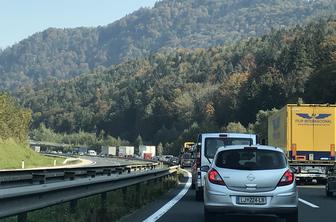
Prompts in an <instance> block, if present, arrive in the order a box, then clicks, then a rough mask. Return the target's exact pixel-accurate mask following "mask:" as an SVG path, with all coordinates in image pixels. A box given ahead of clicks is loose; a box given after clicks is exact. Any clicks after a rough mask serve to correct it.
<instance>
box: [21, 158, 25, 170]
mask: <svg viewBox="0 0 336 222" xmlns="http://www.w3.org/2000/svg"><path fill="white" fill-rule="evenodd" d="M21 168H22V169H24V168H25V162H24V160H22V162H21Z"/></svg>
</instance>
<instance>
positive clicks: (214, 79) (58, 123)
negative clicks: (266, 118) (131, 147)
mask: <svg viewBox="0 0 336 222" xmlns="http://www.w3.org/2000/svg"><path fill="white" fill-rule="evenodd" d="M335 70H336V22H335V21H329V22H323V21H321V22H318V23H310V24H309V25H307V26H306V27H296V28H295V29H293V30H290V31H285V30H279V31H273V32H272V33H271V34H269V35H266V36H263V37H261V38H251V39H249V40H245V41H241V42H240V43H236V44H232V45H230V46H228V45H227V46H220V47H213V48H209V49H194V50H191V49H179V50H176V51H174V52H170V53H156V54H153V55H151V56H149V57H146V58H143V59H138V60H133V61H128V62H125V63H123V64H119V65H114V66H113V67H112V69H111V70H110V71H109V72H105V73H104V72H103V73H94V74H90V75H85V76H81V77H76V78H74V79H71V80H68V81H54V82H48V83H47V84H45V85H41V86H37V88H36V91H34V90H32V89H29V88H27V89H26V90H25V91H23V92H22V94H21V95H20V96H19V97H20V100H21V103H22V104H24V105H25V106H26V107H29V108H31V109H32V110H33V113H34V116H33V119H34V123H33V125H32V127H37V126H38V125H39V124H40V123H41V122H43V123H45V124H46V126H47V127H50V128H53V129H55V130H56V131H58V132H72V131H78V130H80V129H81V130H84V131H89V132H95V131H96V130H97V129H98V131H105V133H107V134H110V135H113V136H120V137H122V138H124V139H128V140H130V141H132V140H134V139H135V138H136V137H137V136H138V135H139V134H141V136H142V137H143V139H144V140H145V141H150V142H152V143H153V144H158V142H163V143H164V144H165V143H169V142H172V141H176V138H179V137H181V136H182V137H186V138H188V136H189V138H190V139H194V138H193V137H192V136H194V134H196V133H197V132H200V131H212V130H214V131H215V130H219V129H220V128H222V127H225V126H226V125H227V124H228V123H229V122H232V121H235V122H237V121H240V122H242V123H243V124H244V125H245V126H246V127H247V126H248V123H253V122H254V121H255V116H256V113H257V112H258V111H259V110H266V109H272V108H273V107H277V108H280V107H282V106H283V105H284V104H286V103H288V102H294V103H296V102H297V101H298V100H300V99H299V98H303V100H304V101H305V102H312V103H327V102H328V103H335V102H336V83H335V75H336V73H335V72H336V71H335ZM190 126H191V127H190Z"/></svg>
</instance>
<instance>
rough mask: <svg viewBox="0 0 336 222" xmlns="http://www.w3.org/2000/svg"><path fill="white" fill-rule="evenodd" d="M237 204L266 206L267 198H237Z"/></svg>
mask: <svg viewBox="0 0 336 222" xmlns="http://www.w3.org/2000/svg"><path fill="white" fill-rule="evenodd" d="M237 204H249V205H264V204H266V197H237Z"/></svg>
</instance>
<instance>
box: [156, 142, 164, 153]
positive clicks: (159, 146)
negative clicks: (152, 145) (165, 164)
mask: <svg viewBox="0 0 336 222" xmlns="http://www.w3.org/2000/svg"><path fill="white" fill-rule="evenodd" d="M162 154H163V145H162V143H159V144H158V145H157V147H156V155H157V156H161V155H162Z"/></svg>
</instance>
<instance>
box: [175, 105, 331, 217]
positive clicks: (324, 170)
mask: <svg viewBox="0 0 336 222" xmlns="http://www.w3.org/2000/svg"><path fill="white" fill-rule="evenodd" d="M335 111H336V107H335V106H331V105H312V104H300V105H298V104H289V105H286V106H285V107H283V108H282V109H280V110H279V111H277V112H275V113H274V114H272V115H271V116H270V117H269V118H268V145H259V144H257V136H256V135H253V134H237V133H202V134H200V135H199V136H198V139H197V142H196V143H195V144H192V143H186V144H185V145H184V148H183V150H182V151H183V154H182V159H181V166H182V167H184V166H185V167H188V166H189V165H187V164H185V163H187V160H186V159H188V158H187V157H189V158H193V159H194V162H193V163H194V164H193V165H192V167H191V175H192V182H191V188H192V193H193V196H194V198H195V199H196V201H199V202H203V204H202V206H203V218H204V221H215V220H216V218H217V219H218V218H220V219H222V218H225V217H228V216H230V215H245V216H246V215H253V216H256V215H261V216H268V215H272V216H275V217H276V218H278V219H280V220H284V221H288V222H297V221H316V220H318V219H319V218H323V217H326V215H322V217H321V215H319V214H316V213H313V211H312V210H311V209H313V210H316V209H319V208H322V206H325V209H320V210H328V215H329V217H328V218H324V220H323V221H336V217H335V216H332V215H335V213H334V212H333V210H332V209H334V210H335V209H336V198H333V195H334V194H336V172H335V169H336V168H335V143H336V141H335V140H336V138H335V137H336V127H335V114H336V113H335ZM183 157H186V158H185V159H183ZM182 163H183V164H182ZM189 195H190V194H189ZM314 202H315V203H314ZM327 203H328V204H327ZM307 207H308V210H307V209H306V208H307ZM310 208H311V209H310ZM304 212H307V213H304ZM309 214H312V215H311V216H309V217H308V218H306V217H307V215H309Z"/></svg>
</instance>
